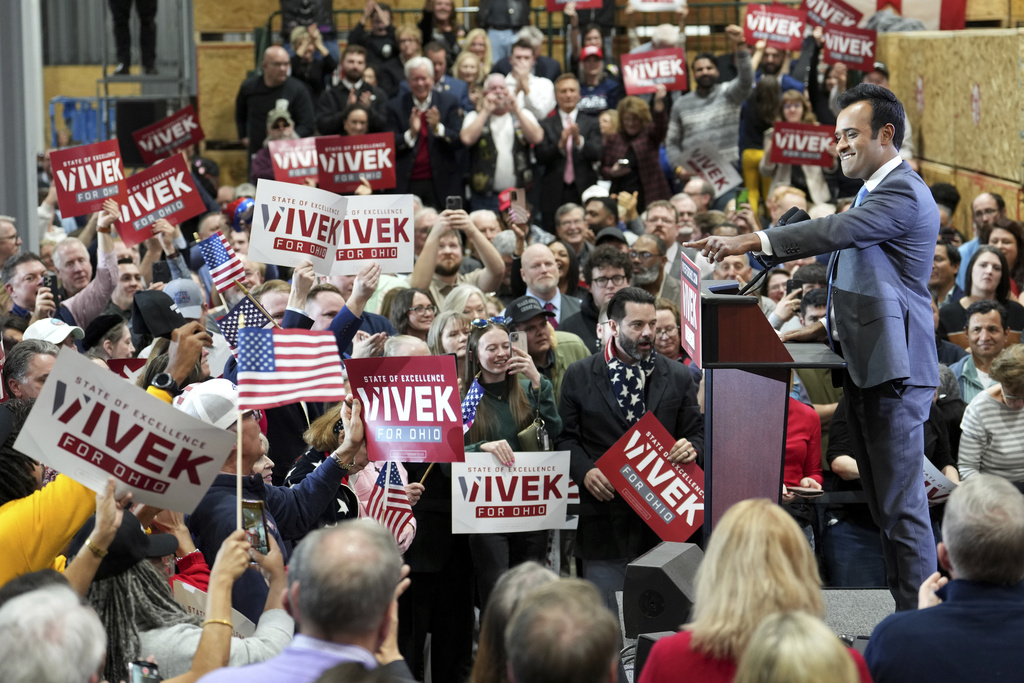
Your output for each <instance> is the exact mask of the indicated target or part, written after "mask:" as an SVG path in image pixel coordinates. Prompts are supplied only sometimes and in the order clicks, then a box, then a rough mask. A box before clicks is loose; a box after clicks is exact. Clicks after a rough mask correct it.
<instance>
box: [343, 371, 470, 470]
mask: <svg viewBox="0 0 1024 683" xmlns="http://www.w3.org/2000/svg"><path fill="white" fill-rule="evenodd" d="M345 369H346V370H347V371H348V379H349V382H351V384H352V391H353V392H354V393H355V394H356V395H357V396H358V397H359V400H360V401H362V404H363V424H365V425H366V451H367V453H368V454H369V457H370V460H372V461H374V462H381V461H384V460H398V461H400V462H462V461H463V460H464V454H465V452H466V448H465V444H464V442H463V439H462V405H461V402H460V400H459V385H458V378H457V376H456V371H455V359H454V358H453V357H451V356H403V357H393V358H351V359H349V360H346V361H345Z"/></svg>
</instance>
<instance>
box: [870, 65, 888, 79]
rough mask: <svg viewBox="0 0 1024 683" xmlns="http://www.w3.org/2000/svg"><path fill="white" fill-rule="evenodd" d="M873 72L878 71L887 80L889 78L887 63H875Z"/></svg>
mask: <svg viewBox="0 0 1024 683" xmlns="http://www.w3.org/2000/svg"><path fill="white" fill-rule="evenodd" d="M871 70H872V71H877V72H879V73H881V74H882V75H883V76H885V77H886V78H889V67H887V66H886V65H885V62H875V63H874V64H872V65H871Z"/></svg>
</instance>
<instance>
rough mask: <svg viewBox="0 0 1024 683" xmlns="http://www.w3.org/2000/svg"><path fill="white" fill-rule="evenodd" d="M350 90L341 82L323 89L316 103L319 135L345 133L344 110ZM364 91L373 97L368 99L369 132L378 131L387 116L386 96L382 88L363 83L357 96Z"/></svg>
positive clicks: (381, 128)
mask: <svg viewBox="0 0 1024 683" xmlns="http://www.w3.org/2000/svg"><path fill="white" fill-rule="evenodd" d="M349 92H351V91H350V90H349V89H348V88H346V87H345V86H344V84H342V83H338V85H336V86H334V87H332V88H328V89H327V90H324V91H323V93H322V94H321V95H320V99H319V100H318V101H317V104H316V129H317V130H318V131H320V134H321V135H344V134H345V127H344V126H345V119H344V116H345V110H346V109H348V95H349ZM364 92H369V93H370V94H371V95H372V97H373V99H372V100H371V101H370V121H369V124H370V130H369V132H370V133H379V132H381V131H382V130H384V125H385V124H386V123H387V118H388V96H387V93H385V92H384V91H383V90H381V89H380V88H378V87H375V86H372V85H370V84H369V83H363V84H362V85H361V86H359V90H358V92H357V93H356V97H357V98H358V97H359V96H360V95H362V94H363V93H364Z"/></svg>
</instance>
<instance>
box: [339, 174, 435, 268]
mask: <svg viewBox="0 0 1024 683" xmlns="http://www.w3.org/2000/svg"><path fill="white" fill-rule="evenodd" d="M414 237H415V235H414V233H413V204H412V195H411V194H379V195H353V196H351V197H348V212H347V213H346V214H345V221H344V223H343V224H342V231H341V237H340V238H339V240H338V248H337V249H336V250H335V254H334V257H335V261H334V265H333V266H332V267H331V275H355V274H356V273H358V272H359V271H360V270H361V269H362V268H363V266H364V265H365V261H367V260H373V261H376V262H377V263H379V264H380V267H381V268H382V269H383V272H385V273H408V272H410V271H412V267H413V260H414V254H415V252H416V245H415V244H414V242H413V238H414Z"/></svg>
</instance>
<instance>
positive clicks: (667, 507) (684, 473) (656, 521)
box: [597, 413, 704, 543]
mask: <svg viewBox="0 0 1024 683" xmlns="http://www.w3.org/2000/svg"><path fill="white" fill-rule="evenodd" d="M675 441H676V440H675V439H673V438H672V436H671V435H669V433H668V432H667V431H666V430H665V428H664V427H663V426H662V425H661V423H660V422H658V418H656V417H655V416H654V413H647V414H646V415H644V416H643V417H642V418H640V421H639V422H637V423H636V424H635V425H633V426H632V427H631V428H630V429H629V430H628V431H627V432H626V433H625V434H623V435H622V438H621V439H619V440H618V441H616V442H615V445H614V446H612V447H611V448H609V449H608V452H607V453H605V454H604V455H602V456H601V457H600V459H598V461H597V467H598V469H600V470H601V472H603V473H604V476H606V477H608V481H610V482H611V484H612V486H614V487H615V490H616V491H618V492H619V495H621V496H622V497H623V498H624V499H625V501H626V502H627V503H629V506H630V507H631V508H633V510H634V511H635V512H636V513H637V514H638V515H640V517H641V518H642V519H643V520H644V521H645V522H646V523H647V526H649V527H651V529H652V530H653V531H655V532H656V533H657V534H658V536H659V537H660V538H661V540H663V541H671V542H675V543H684V542H686V541H687V540H688V539H689V538H690V536H692V535H693V532H695V531H696V530H697V529H699V528H700V525H701V524H703V523H704V471H703V470H701V469H700V468H699V467H697V463H696V462H691V463H688V464H686V465H679V464H675V463H671V462H669V460H668V457H667V456H668V451H669V449H670V448H672V444H674V443H675Z"/></svg>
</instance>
